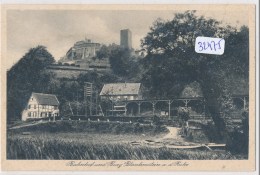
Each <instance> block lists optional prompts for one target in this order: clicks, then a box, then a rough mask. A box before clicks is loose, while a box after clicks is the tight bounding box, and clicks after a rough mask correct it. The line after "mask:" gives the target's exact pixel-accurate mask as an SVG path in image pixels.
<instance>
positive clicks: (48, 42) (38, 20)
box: [6, 10, 248, 69]
mask: <svg viewBox="0 0 260 175" xmlns="http://www.w3.org/2000/svg"><path fill="white" fill-rule="evenodd" d="M177 12H179V11H172V10H169V11H165V10H163V11H141V10H139V11H135V10H132V11H129V10H128V11H125V10H121V11H120V10H103V11H101V10H81V11H79V10H59V11H58V10H8V11H7V58H8V61H7V62H6V64H7V65H6V66H7V69H9V68H10V67H11V66H12V65H13V64H15V63H16V62H17V61H18V60H19V59H20V58H21V57H22V56H23V55H25V53H27V52H28V50H29V49H30V48H32V47H36V46H38V45H43V46H46V47H47V50H48V51H49V52H50V53H51V54H52V55H53V56H54V58H55V60H59V59H60V58H61V57H62V56H64V55H65V54H66V52H67V51H68V50H69V49H70V47H72V46H73V44H74V43H75V42H77V41H80V40H83V39H85V37H86V38H89V39H91V40H92V41H94V42H98V43H102V44H110V43H116V44H119V43H120V30H121V29H130V30H131V32H132V45H133V48H135V49H139V48H140V40H141V39H142V38H144V37H145V35H146V34H147V32H149V27H151V26H152V24H153V22H154V21H155V20H156V19H157V18H162V19H164V20H171V19H173V17H174V14H175V13H177ZM197 15H204V16H205V17H212V18H215V19H217V20H219V21H222V22H223V23H224V24H229V25H231V26H237V27H238V28H239V27H240V26H242V25H248V16H247V13H246V12H243V11H242V12H239V13H238V12H237V11H235V12H228V14H226V13H219V11H211V12H210V13H209V12H208V11H197Z"/></svg>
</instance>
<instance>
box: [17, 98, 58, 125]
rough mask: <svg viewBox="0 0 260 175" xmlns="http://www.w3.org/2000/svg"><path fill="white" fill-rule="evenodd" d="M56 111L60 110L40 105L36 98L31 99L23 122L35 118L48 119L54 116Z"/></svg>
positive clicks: (23, 114) (23, 116)
mask: <svg viewBox="0 0 260 175" xmlns="http://www.w3.org/2000/svg"><path fill="white" fill-rule="evenodd" d="M54 110H58V106H52V105H39V104H38V103H37V101H36V99H35V98H33V97H31V98H30V99H29V102H28V104H27V107H26V109H25V110H24V111H23V113H22V120H23V121H25V120H27V119H33V118H47V117H50V116H51V115H52V112H53V111H54Z"/></svg>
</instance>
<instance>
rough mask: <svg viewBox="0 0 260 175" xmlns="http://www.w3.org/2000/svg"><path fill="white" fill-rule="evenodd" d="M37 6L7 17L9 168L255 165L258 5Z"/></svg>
mask: <svg viewBox="0 0 260 175" xmlns="http://www.w3.org/2000/svg"><path fill="white" fill-rule="evenodd" d="M11 7H12V6H11ZM27 7H29V8H27ZM37 7H38V6H33V7H32V6H30V5H27V6H24V7H17V6H15V7H14V8H9V7H8V6H6V9H4V10H3V11H4V12H5V13H4V17H5V18H4V22H5V29H4V31H5V32H6V33H5V40H4V42H5V44H2V45H4V46H2V47H4V48H5V49H3V50H4V52H5V53H4V54H3V58H2V62H1V66H2V75H3V76H5V77H6V87H5V88H4V89H2V93H4V94H5V97H6V98H5V99H2V101H3V100H5V101H4V103H2V109H3V108H4V110H2V111H4V112H5V113H4V114H3V113H2V115H4V116H5V118H4V121H3V119H2V121H3V122H4V123H5V125H4V127H2V131H4V132H2V133H4V134H3V135H4V136H3V135H2V140H4V142H3V143H2V152H4V154H2V155H4V157H2V159H5V161H6V166H7V164H8V161H10V162H12V161H18V160H19V161H20V160H31V161H32V162H35V164H37V161H44V160H48V162H49V164H52V161H55V160H63V161H65V163H63V165H62V166H65V167H67V168H70V167H73V168H75V167H77V168H82V167H84V168H94V169H95V168H104V169H106V168H109V167H112V168H113V167H114V168H117V169H120V168H121V169H126V168H133V169H134V167H139V168H141V167H142V166H143V167H145V168H148V170H149V168H151V167H156V166H157V168H159V169H161V170H162V169H164V168H165V167H166V166H168V167H170V168H174V167H176V166H177V167H188V166H191V168H192V167H193V168H192V169H194V165H192V164H193V163H192V162H196V161H197V160H204V161H205V162H208V160H214V161H220V160H221V161H225V160H227V161H229V162H230V161H231V162H232V161H236V160H239V161H246V162H248V161H252V162H251V163H250V164H251V165H252V166H250V167H254V164H255V162H254V152H255V140H254V139H255V136H254V134H255V123H254V121H255V114H254V111H255V104H254V102H255V95H254V93H255V90H254V88H255V87H254V81H255V79H254V74H255V72H254V71H255V68H254V59H255V56H254V54H255V53H254V52H252V49H253V50H254V49H255V48H254V47H255V46H254V44H253V45H250V42H251V41H252V42H254V32H252V31H254V20H253V19H252V18H251V16H253V17H254V15H255V14H254V6H252V5H251V6H250V5H237V6H236V5H233V6H232V5H229V6H225V5H223V6H221V7H219V8H218V7H217V6H216V8H213V9H214V10H212V9H211V8H207V6H205V7H203V5H201V6H195V7H193V6H188V7H187V8H185V7H186V6H180V8H176V7H172V6H170V7H167V5H163V6H158V8H156V6H152V5H151V6H148V5H147V6H146V7H145V8H144V6H141V5H136V6H130V8H128V7H129V6H123V5H121V6H120V5H118V6H111V7H110V6H106V7H104V6H102V5H95V6H93V8H92V6H87V5H85V6H83V7H82V8H80V6H76V7H75V6H69V7H72V8H68V6H65V7H64V6H61V8H59V6H47V7H48V8H47V7H46V6H44V7H43V6H39V7H43V8H37ZM62 7H64V8H62ZM121 7H122V8H121ZM250 15H251V16H250ZM252 26H253V29H252ZM250 38H251V39H250ZM252 38H253V40H252ZM2 42H3V41H2ZM252 42H251V44H252ZM250 50H251V51H250ZM3 60H4V61H3ZM2 118H3V117H2ZM3 122H2V123H3ZM250 145H251V146H250ZM252 155H253V157H252ZM99 161H100V163H99ZM104 161H105V162H104ZM122 161H123V162H122ZM136 161H138V162H136ZM146 161H148V162H146ZM190 161H191V163H190ZM162 162H163V163H162ZM166 162H167V163H166ZM196 163H198V164H199V162H196ZM198 164H197V165H198ZM245 165H249V164H245ZM28 166H29V165H27V167H28ZM37 166H40V165H39V164H38V165H37ZM52 166H53V169H55V167H54V166H55V165H52ZM219 166H220V164H219ZM225 166H226V165H221V167H222V168H223V170H225ZM227 166H228V165H227ZM215 167H218V165H215ZM31 168H33V167H31ZM45 168H48V167H45ZM197 168H198V169H207V167H206V166H205V167H204V168H201V167H199V166H198V167H197ZM9 169H10V167H9ZM208 169H210V166H209V167H208ZM212 169H216V168H212ZM229 169H233V170H235V169H236V168H235V167H234V166H229ZM238 169H239V168H238ZM244 169H245V170H248V169H249V170H252V168H249V166H245V167H244Z"/></svg>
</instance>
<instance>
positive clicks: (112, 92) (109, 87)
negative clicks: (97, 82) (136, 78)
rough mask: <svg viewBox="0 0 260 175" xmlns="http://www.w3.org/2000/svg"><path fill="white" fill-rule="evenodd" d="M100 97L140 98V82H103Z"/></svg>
mask: <svg viewBox="0 0 260 175" xmlns="http://www.w3.org/2000/svg"><path fill="white" fill-rule="evenodd" d="M100 96H101V98H103V99H104V98H108V99H110V100H114V101H123V100H141V99H142V94H141V83H111V84H105V85H104V86H103V88H102V90H101V92H100Z"/></svg>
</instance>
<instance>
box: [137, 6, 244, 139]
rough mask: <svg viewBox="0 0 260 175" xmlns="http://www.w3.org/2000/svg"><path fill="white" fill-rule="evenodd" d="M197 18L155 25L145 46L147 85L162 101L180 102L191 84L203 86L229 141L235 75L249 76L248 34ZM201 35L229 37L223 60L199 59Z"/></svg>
mask: <svg viewBox="0 0 260 175" xmlns="http://www.w3.org/2000/svg"><path fill="white" fill-rule="evenodd" d="M195 13H196V12H195V11H187V12H185V13H178V14H176V15H175V16H174V18H173V20H171V21H163V20H161V19H158V20H157V21H155V22H154V24H153V26H152V27H151V28H150V32H149V33H148V34H147V36H146V37H145V38H144V39H143V40H142V44H141V45H142V47H143V49H145V50H146V51H147V56H146V58H145V60H144V61H143V65H144V66H143V67H145V68H146V71H145V73H144V75H143V79H142V82H143V85H144V86H146V87H147V88H148V90H149V92H150V95H151V96H154V97H156V98H174V97H175V98H176V97H178V95H179V94H180V92H181V91H182V90H183V88H184V86H185V85H187V84H190V83H191V82H194V81H197V82H198V83H200V85H201V88H202V93H203V95H204V98H205V100H206V104H207V110H208V111H209V112H210V114H211V116H212V119H213V121H214V123H215V125H216V127H217V129H218V133H219V134H220V135H221V136H222V137H223V138H224V139H226V138H228V135H227V130H226V127H225V122H224V120H223V115H222V114H221V112H223V109H229V108H230V106H228V104H229V103H228V101H229V100H230V98H231V94H232V92H230V90H229V88H228V87H229V79H228V78H229V77H230V76H229V75H232V74H233V75H239V74H241V75H243V76H244V77H248V71H247V70H248V67H249V66H248V60H249V59H248V29H247V27H243V28H241V30H240V31H237V29H235V28H233V27H231V26H225V27H223V25H221V22H219V21H216V20H215V19H206V18H205V17H203V16H201V17H198V16H196V15H195ZM198 36H205V37H219V38H224V39H225V41H226V43H229V44H228V45H227V47H226V50H225V53H224V54H223V55H220V56H219V55H217V56H216V55H209V54H199V53H196V52H195V40H196V37H198ZM231 43H233V45H232V44H231ZM243 48H244V49H243ZM234 52H236V53H235V54H234ZM235 59H237V60H235ZM234 63H235V64H234ZM225 104H227V105H225ZM223 106H224V107H223Z"/></svg>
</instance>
